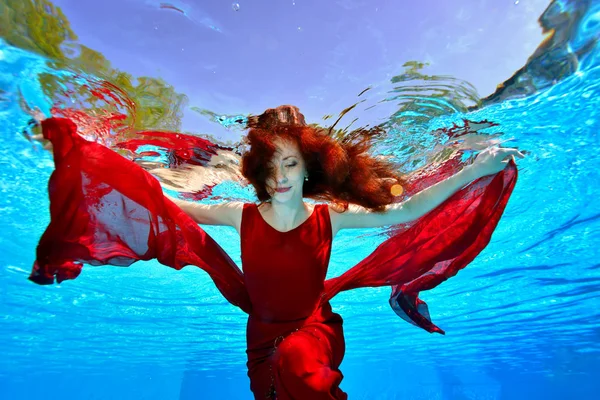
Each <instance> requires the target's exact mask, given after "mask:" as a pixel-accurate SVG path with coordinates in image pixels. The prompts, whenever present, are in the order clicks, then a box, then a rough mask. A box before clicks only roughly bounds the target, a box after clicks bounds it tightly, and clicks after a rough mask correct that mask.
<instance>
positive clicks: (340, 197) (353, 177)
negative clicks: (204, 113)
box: [242, 106, 405, 211]
mask: <svg viewBox="0 0 600 400" xmlns="http://www.w3.org/2000/svg"><path fill="white" fill-rule="evenodd" d="M248 127H249V128H250V129H249V131H248V135H247V138H246V140H247V142H248V144H249V150H248V151H246V152H245V153H244V154H243V156H242V174H243V175H244V177H245V178H246V179H247V180H248V182H249V183H250V184H252V186H253V187H254V189H255V190H256V195H257V197H258V200H259V201H261V202H267V201H269V200H270V198H271V196H270V195H269V193H268V191H267V186H266V181H267V179H268V178H269V176H270V174H271V173H272V172H271V169H270V167H269V166H268V160H271V159H272V158H273V155H274V153H275V149H276V146H275V142H276V141H277V140H284V141H289V142H291V143H294V144H296V145H297V146H298V149H299V150H300V153H301V154H302V157H303V158H304V162H305V165H306V170H307V172H308V176H309V178H308V181H306V182H304V188H303V196H304V197H307V198H312V199H315V200H325V201H328V202H332V203H335V204H338V205H341V206H342V207H343V208H347V206H348V204H357V205H360V206H363V207H365V208H368V209H370V210H373V211H382V210H383V209H384V207H385V206H386V205H388V204H390V203H393V202H394V198H395V196H394V194H392V186H394V185H400V186H404V184H405V180H404V178H403V177H402V175H401V174H399V173H398V172H397V171H396V167H395V166H394V165H393V164H392V163H389V162H387V161H385V160H383V159H381V158H376V157H373V156H371V155H370V154H369V150H370V149H371V141H372V138H373V137H374V136H376V135H377V134H378V133H381V132H379V131H376V130H371V131H367V130H364V131H355V132H353V134H351V135H348V136H346V137H344V138H343V139H341V140H338V139H335V138H334V137H332V136H331V135H330V133H329V131H328V130H326V129H323V128H318V127H314V126H308V125H307V124H306V122H305V120H304V116H303V115H302V114H301V113H300V111H299V110H298V108H297V107H294V106H280V107H277V108H275V109H268V110H266V111H265V112H264V113H263V114H261V115H259V116H255V117H251V118H250V119H249V121H248Z"/></svg>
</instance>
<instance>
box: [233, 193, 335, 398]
mask: <svg viewBox="0 0 600 400" xmlns="http://www.w3.org/2000/svg"><path fill="white" fill-rule="evenodd" d="M241 238H242V241H241V243H242V266H243V269H244V277H245V283H246V289H247V290H248V294H249V296H250V302H251V303H252V305H253V307H252V312H251V313H250V315H249V317H248V328H247V353H248V376H249V377H250V387H251V389H252V391H253V392H254V396H255V397H256V398H257V399H265V398H274V397H271V396H272V395H273V394H276V396H277V397H276V398H277V399H278V400H287V399H290V400H291V399H315V400H320V399H323V400H325V399H346V398H347V396H346V394H345V393H344V392H342V391H341V390H340V389H339V387H338V386H339V383H340V381H341V380H342V374H341V372H340V371H339V369H338V367H339V366H340V363H341V362H342V358H343V357H344V335H343V331H342V318H341V317H340V316H339V315H337V314H334V313H333V312H332V311H331V306H330V305H329V302H325V303H323V304H321V295H322V294H323V293H324V289H325V285H324V283H325V275H326V274H327V266H328V265H329V256H330V254H331V240H332V237H331V221H330V219H329V210H328V207H327V205H322V204H321V205H317V206H315V208H314V211H313V213H312V214H311V216H310V217H309V218H308V219H307V220H306V221H304V223H302V224H301V225H300V226H298V227H297V228H295V229H293V230H291V231H288V232H279V231H277V230H276V229H275V228H273V227H272V226H270V225H269V224H267V222H266V221H265V220H264V219H263V218H262V216H261V214H260V212H259V210H258V207H257V206H256V205H255V204H245V205H244V211H243V214H242V228H241ZM265 255H267V256H265Z"/></svg>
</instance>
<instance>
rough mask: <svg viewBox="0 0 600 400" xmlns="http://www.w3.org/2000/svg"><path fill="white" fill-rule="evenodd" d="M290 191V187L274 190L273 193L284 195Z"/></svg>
mask: <svg viewBox="0 0 600 400" xmlns="http://www.w3.org/2000/svg"><path fill="white" fill-rule="evenodd" d="M290 189H291V187H287V188H277V189H275V191H276V192H277V193H285V192H287V191H288V190H290Z"/></svg>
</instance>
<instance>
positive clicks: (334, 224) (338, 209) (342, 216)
mask: <svg viewBox="0 0 600 400" xmlns="http://www.w3.org/2000/svg"><path fill="white" fill-rule="evenodd" d="M328 209H329V219H330V220H331V234H332V237H335V235H336V234H337V233H338V231H339V230H340V229H343V228H344V223H345V221H346V220H347V219H348V216H349V215H350V214H353V213H356V212H360V209H363V208H362V207H360V206H357V205H354V204H349V205H348V208H344V207H343V206H342V205H340V204H335V203H330V204H328ZM363 210H364V209H363Z"/></svg>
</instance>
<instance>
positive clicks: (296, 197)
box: [30, 106, 523, 400]
mask: <svg viewBox="0 0 600 400" xmlns="http://www.w3.org/2000/svg"><path fill="white" fill-rule="evenodd" d="M250 125H251V129H250V131H249V133H248V142H249V145H250V150H249V151H248V152H246V153H245V154H244V156H243V158H242V174H243V175H244V176H245V178H246V179H247V180H248V181H249V182H250V183H251V184H252V185H253V186H254V188H255V189H256V193H257V197H258V199H259V200H260V204H259V205H256V204H252V203H245V204H244V203H237V202H231V203H223V204H218V205H207V204H202V205H201V204H196V203H190V202H185V201H180V200H176V199H173V202H171V201H169V200H167V199H165V198H164V197H163V196H162V191H161V190H160V186H159V185H158V184H157V182H156V181H155V180H154V179H153V178H152V177H151V176H150V175H149V174H147V173H146V172H145V171H143V170H142V169H141V168H139V167H138V166H136V165H135V164H133V163H131V162H129V161H127V160H124V159H123V158H121V157H118V156H116V155H115V154H114V153H112V152H111V151H110V150H108V149H106V148H104V147H102V146H99V145H97V144H95V143H91V142H87V141H85V140H83V139H82V138H80V137H79V136H78V135H77V133H76V128H75V126H74V125H73V124H72V123H70V121H68V120H60V119H55V118H54V119H50V120H46V121H44V122H43V124H42V126H43V132H44V137H45V138H47V139H49V140H50V141H51V142H52V144H53V151H54V157H55V164H56V171H55V173H54V174H53V176H52V177H51V179H50V183H49V185H50V190H49V191H50V195H51V221H52V222H51V224H50V226H49V227H48V229H47V231H46V232H45V233H44V236H43V237H42V239H41V240H40V244H39V246H38V252H37V261H36V264H35V266H34V270H33V272H32V275H31V277H30V279H31V280H33V281H34V282H36V283H40V284H47V283H52V282H53V281H54V278H55V277H56V278H57V279H58V280H59V281H61V280H64V279H72V278H74V277H76V276H77V275H78V274H79V271H80V269H81V265H80V264H77V263H76V262H85V263H90V264H95V265H98V264H113V265H128V264H130V263H132V262H134V261H136V260H140V259H142V260H148V259H152V258H156V259H157V260H158V261H159V262H161V263H163V264H165V265H168V266H171V267H173V268H177V269H179V268H182V267H183V266H185V265H189V264H193V265H196V266H199V267H200V268H202V269H204V270H205V271H206V272H208V273H209V275H210V276H211V277H212V279H213V280H214V282H215V284H216V285H217V287H218V288H219V290H220V291H221V293H223V295H224V296H225V297H226V298H227V299H228V300H229V301H230V302H231V303H232V304H235V305H237V306H239V307H240V308H242V309H243V310H244V311H246V312H247V313H248V314H249V318H248V326H247V354H248V376H249V377H250V382H251V390H252V392H253V393H254V396H255V398H257V399H279V400H283V399H345V398H347V396H346V394H345V393H344V392H343V391H342V390H341V389H340V388H339V384H340V382H341V380H342V374H341V372H340V370H339V366H340V363H341V361H342V358H343V356H344V336H343V331H342V318H341V317H340V316H339V315H337V314H335V313H333V312H332V310H331V306H330V304H329V300H330V299H331V298H332V297H333V296H335V294H337V293H339V292H340V291H342V290H348V289H352V288H356V287H365V286H383V285H387V286H392V287H393V294H392V299H391V300H390V302H391V304H392V307H393V308H394V310H395V311H396V312H397V313H398V314H399V315H400V316H402V317H403V318H405V319H406V320H407V321H409V322H411V323H413V324H415V325H417V326H420V327H423V328H424V329H426V330H428V331H430V332H440V333H443V331H442V330H441V329H439V328H438V327H437V326H435V325H433V323H431V320H430V319H429V315H428V311H427V309H426V306H425V304H424V303H423V302H422V301H421V300H419V299H418V297H417V295H418V292H419V291H420V290H424V289H430V288H432V287H434V286H436V285H437V284H439V283H440V282H442V281H443V280H445V279H447V278H448V277H450V276H452V275H454V274H456V272H457V271H458V270H459V269H461V268H463V267H464V266H466V265H467V264H468V263H469V262H470V261H471V260H472V259H473V258H474V257H475V256H476V255H477V254H478V253H479V252H480V251H481V250H482V249H483V248H484V247H485V245H486V244H487V242H488V241H489V238H490V236H491V233H492V232H493V230H494V228H495V226H496V224H497V222H498V220H499V218H500V216H501V214H502V211H503V209H504V207H505V205H506V202H507V201H508V197H509V196H510V193H511V191H512V188H513V187H514V183H515V179H516V169H514V163H511V165H512V166H511V167H509V168H508V169H507V170H508V172H507V173H505V174H504V175H503V176H500V175H499V176H497V177H495V178H493V179H491V178H490V179H487V181H484V180H479V184H478V185H472V188H470V189H469V190H465V188H464V187H465V186H466V185H468V184H469V183H470V182H472V181H474V180H476V179H478V178H481V177H484V176H489V175H493V174H497V173H499V172H500V171H503V170H504V169H505V168H506V167H507V164H508V163H509V161H511V160H513V157H514V156H517V157H521V158H522V157H523V155H522V154H521V153H520V152H519V151H517V150H515V149H498V148H496V149H492V150H487V151H484V152H482V153H480V155H479V156H478V157H477V159H476V160H475V162H474V163H473V164H471V165H470V166H468V167H465V168H463V169H462V170H460V171H459V172H457V173H455V174H453V175H452V176H450V177H447V178H445V179H443V180H440V181H439V182H438V183H436V184H434V185H431V186H430V187H428V188H427V189H425V190H421V191H420V192H419V193H417V194H414V195H412V196H411V197H408V198H406V199H405V200H404V201H401V202H395V200H396V197H395V196H394V193H395V194H398V188H399V185H400V184H406V182H404V181H403V179H402V178H401V177H400V176H399V175H397V174H396V173H395V172H394V171H393V168H392V166H391V165H390V164H387V163H386V162H384V161H382V160H380V159H376V158H374V157H371V156H369V155H368V154H367V153H366V151H367V150H368V141H366V140H362V141H361V140H359V141H356V142H338V141H336V140H334V139H332V138H331V137H330V136H329V135H327V134H325V133H324V132H321V131H319V130H318V129H315V128H312V127H308V126H307V125H306V124H305V123H304V118H303V116H302V115H301V114H300V113H299V111H298V109H297V108H295V107H290V106H282V107H278V108H277V109H271V110H267V111H266V112H265V113H264V114H262V115H261V116H259V117H258V118H255V119H254V120H253V121H251V124H250ZM100 160H101V161H100ZM511 168H512V169H511ZM504 172H506V171H504ZM305 197H309V198H313V199H317V200H325V201H327V202H329V203H331V204H329V205H328V204H318V205H313V204H309V203H306V202H305V201H304V198H305ZM348 204H350V205H351V206H349V207H347V206H348ZM181 210H183V212H184V213H182V212H181ZM108 215H110V217H107V216H108ZM126 221H130V222H127V223H123V222H126ZM197 224H207V225H227V226H232V227H235V228H236V229H237V231H238V232H239V233H240V236H241V246H242V265H243V269H244V273H243V274H242V273H241V271H240V270H239V269H238V268H237V267H236V266H235V264H234V263H233V261H231V259H230V258H229V257H228V256H227V255H226V254H224V252H223V250H222V249H221V248H220V247H219V246H218V245H217V244H216V243H214V241H212V239H211V238H210V237H209V236H208V235H207V234H206V233H205V232H203V231H202V230H201V229H200V228H199V227H198V225H197ZM401 224H405V225H406V224H408V225H406V226H405V227H404V228H397V230H396V231H395V233H393V235H392V237H391V238H390V239H388V240H386V241H385V242H384V243H383V244H382V245H381V246H380V247H379V248H378V249H377V250H376V251H375V252H373V254H371V255H370V256H369V257H367V258H366V259H365V260H363V261H361V263H359V264H358V265H356V266H355V267H354V268H352V269H350V270H349V271H348V272H346V273H345V274H343V275H342V276H340V277H337V278H334V279H330V280H328V281H325V276H326V272H327V265H328V262H329V256H330V252H331V241H332V238H333V237H334V236H335V234H336V233H337V232H338V231H339V230H341V229H349V228H369V227H379V226H389V225H392V226H402V225H401ZM411 224H412V225H411Z"/></svg>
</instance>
